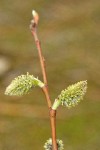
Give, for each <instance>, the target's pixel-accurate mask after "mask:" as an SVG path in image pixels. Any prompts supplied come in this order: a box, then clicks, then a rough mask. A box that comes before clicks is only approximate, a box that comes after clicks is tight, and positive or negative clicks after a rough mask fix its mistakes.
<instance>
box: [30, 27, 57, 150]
mask: <svg viewBox="0 0 100 150" xmlns="http://www.w3.org/2000/svg"><path fill="white" fill-rule="evenodd" d="M31 32H32V35H33V36H34V39H35V43H36V46H37V49H38V55H39V59H40V64H41V70H42V75H43V81H44V83H45V86H44V87H43V88H42V89H43V92H44V94H45V96H46V100H47V104H48V107H49V111H50V122H51V131H52V146H53V150H58V147H57V140H56V110H53V109H52V108H51V107H52V104H51V100H50V96H49V91H48V82H47V74H46V68H45V59H44V57H43V55H42V49H41V44H40V41H39V39H38V36H37V32H36V27H33V28H31Z"/></svg>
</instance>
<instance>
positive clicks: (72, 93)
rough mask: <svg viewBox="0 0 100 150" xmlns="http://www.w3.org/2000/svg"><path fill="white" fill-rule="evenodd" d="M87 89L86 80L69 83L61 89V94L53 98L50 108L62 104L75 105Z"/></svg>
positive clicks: (69, 106)
mask: <svg viewBox="0 0 100 150" xmlns="http://www.w3.org/2000/svg"><path fill="white" fill-rule="evenodd" d="M86 90H87V81H80V82H78V83H76V84H73V85H70V86H69V87H68V88H67V89H65V90H63V91H61V94H60V95H59V96H58V98H57V99H56V100H55V102H54V104H53V106H52V109H54V110H56V109H57V107H58V106H59V105H60V104H62V105H65V106H66V107H68V108H71V107H72V106H76V105H77V104H78V103H79V102H80V101H81V100H82V99H83V97H84V95H85V93H86Z"/></svg>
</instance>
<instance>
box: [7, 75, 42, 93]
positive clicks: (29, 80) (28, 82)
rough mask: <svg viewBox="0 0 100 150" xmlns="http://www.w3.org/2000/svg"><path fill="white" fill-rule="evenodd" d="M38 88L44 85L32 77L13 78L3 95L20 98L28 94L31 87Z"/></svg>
mask: <svg viewBox="0 0 100 150" xmlns="http://www.w3.org/2000/svg"><path fill="white" fill-rule="evenodd" d="M35 86H39V87H41V88H42V87H43V86H44V83H42V82H41V81H40V80H38V79H37V78H35V77H34V76H33V75H29V73H27V74H26V75H21V76H18V77H17V78H15V79H14V80H13V81H12V82H11V84H10V85H9V86H8V87H7V88H6V91H5V94H6V95H10V96H14V95H17V96H21V95H24V94H27V93H29V91H30V89H31V88H32V87H35Z"/></svg>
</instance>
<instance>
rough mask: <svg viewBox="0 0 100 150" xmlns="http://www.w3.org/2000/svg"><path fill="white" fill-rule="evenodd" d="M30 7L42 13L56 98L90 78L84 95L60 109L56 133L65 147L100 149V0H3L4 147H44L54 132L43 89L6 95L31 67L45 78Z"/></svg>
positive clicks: (0, 147)
mask: <svg viewBox="0 0 100 150" xmlns="http://www.w3.org/2000/svg"><path fill="white" fill-rule="evenodd" d="M32 9H35V10H36V11H37V12H38V13H39V15H40V22H39V26H38V34H39V37H40V39H41V43H42V48H43V53H44V56H45V59H46V65H47V68H46V69H47V73H48V84H49V91H50V95H51V99H52V102H53V100H54V99H55V98H56V97H57V96H58V94H59V93H60V91H61V90H62V89H65V88H66V87H67V86H68V85H69V84H73V83H75V82H77V81H80V80H88V92H87V94H86V96H85V98H84V101H82V102H81V103H80V104H79V105H78V106H77V107H75V108H72V109H70V110H68V109H67V108H64V107H61V108H60V109H59V110H58V115H57V137H58V138H59V139H62V140H63V141H64V145H65V149H66V150H99V149H100V1H99V0H63V1H62V0H50V1H48V0H47V1H45V0H29V1H28V0H17V1H14V0H0V150H40V149H43V145H44V143H45V141H46V140H47V139H48V138H50V137H51V130H50V125H49V124H50V123H49V117H48V109H47V105H46V100H45V98H44V95H43V93H42V91H41V90H40V89H38V88H36V89H34V90H33V91H32V92H31V93H30V94H29V95H25V96H23V97H9V96H5V95H4V91H5V88H6V86H7V85H8V84H9V83H10V82H11V80H12V79H13V78H15V77H16V76H18V75H21V74H25V73H26V72H30V74H34V76H36V77H37V76H38V77H39V79H41V80H42V75H41V68H40V64H39V59H38V54H37V49H36V46H35V42H34V39H33V37H32V35H31V32H30V29H29V24H30V20H31V19H32V15H31V11H32Z"/></svg>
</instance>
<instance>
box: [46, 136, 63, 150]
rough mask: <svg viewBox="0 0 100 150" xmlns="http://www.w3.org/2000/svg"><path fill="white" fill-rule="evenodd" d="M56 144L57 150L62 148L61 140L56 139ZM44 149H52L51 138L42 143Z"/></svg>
mask: <svg viewBox="0 0 100 150" xmlns="http://www.w3.org/2000/svg"><path fill="white" fill-rule="evenodd" d="M57 146H58V150H63V149H64V144H63V141H62V140H59V139H57ZM44 149H45V150H52V139H51V138H50V139H49V140H47V142H46V143H45V145H44Z"/></svg>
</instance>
